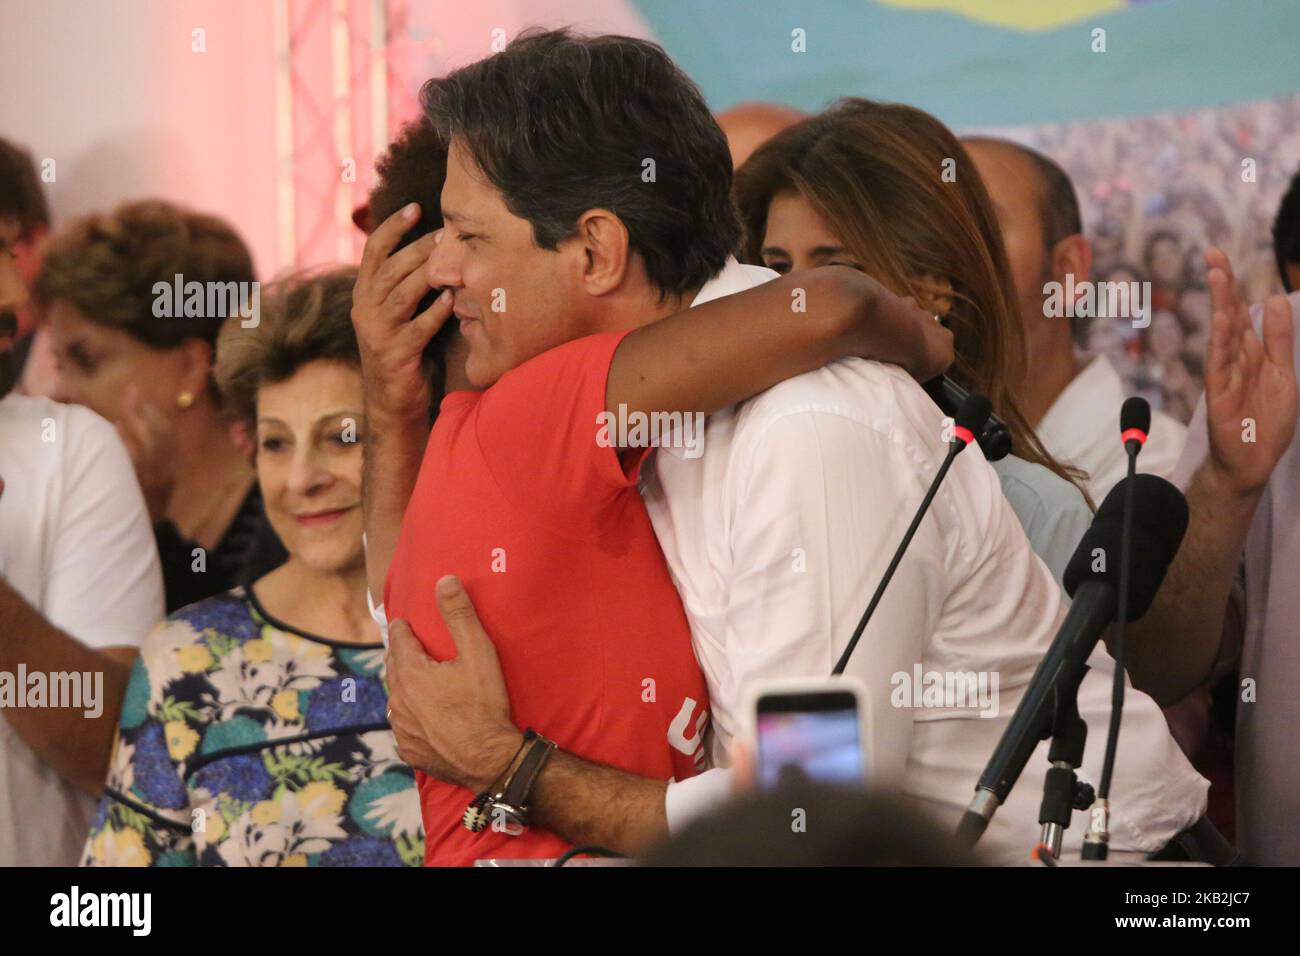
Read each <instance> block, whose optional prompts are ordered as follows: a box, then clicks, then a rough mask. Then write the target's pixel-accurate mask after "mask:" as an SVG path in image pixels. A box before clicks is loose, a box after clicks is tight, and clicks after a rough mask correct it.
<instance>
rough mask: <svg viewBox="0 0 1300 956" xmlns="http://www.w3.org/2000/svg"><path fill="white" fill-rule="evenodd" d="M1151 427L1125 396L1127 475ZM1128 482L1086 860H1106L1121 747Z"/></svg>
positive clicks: (1141, 405)
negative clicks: (1110, 678) (1105, 717)
mask: <svg viewBox="0 0 1300 956" xmlns="http://www.w3.org/2000/svg"><path fill="white" fill-rule="evenodd" d="M1150 430H1151V406H1150V405H1149V404H1148V403H1147V400H1146V399H1145V398H1138V397H1137V396H1133V397H1132V398H1128V399H1125V401H1124V404H1123V406H1122V407H1121V408H1120V410H1119V434H1120V441H1122V442H1123V443H1124V451H1125V453H1126V454H1127V456H1128V477H1129V478H1130V479H1132V478H1133V477H1134V476H1135V475H1136V474H1137V456H1138V452H1140V451H1141V450H1142V446H1143V445H1145V444H1146V441H1147V433H1148V432H1149V431H1150ZM1135 484H1136V482H1133V481H1129V482H1127V487H1126V488H1125V492H1124V512H1123V523H1122V526H1121V537H1120V553H1119V562H1120V564H1119V593H1118V595H1117V598H1116V601H1117V606H1116V621H1115V630H1114V631H1113V632H1112V641H1111V649H1112V651H1113V656H1114V658H1115V679H1114V683H1113V684H1112V685H1111V693H1110V723H1109V726H1108V727H1107V730H1106V752H1105V757H1104V759H1103V761H1102V765H1101V782H1100V784H1099V785H1098V787H1097V794H1096V800H1095V801H1094V803H1093V805H1092V812H1091V814H1090V815H1089V819H1090V822H1089V826H1088V832H1087V833H1086V834H1084V838H1083V859H1085V860H1104V859H1106V856H1107V853H1108V848H1109V844H1110V781H1111V776H1112V775H1113V773H1114V771H1115V754H1116V752H1117V751H1118V748H1119V727H1120V719H1121V717H1122V715H1123V713H1124V624H1125V622H1126V620H1127V611H1128V577H1129V570H1130V568H1131V567H1132V560H1133V555H1132V537H1131V534H1132V527H1133V488H1134V486H1135Z"/></svg>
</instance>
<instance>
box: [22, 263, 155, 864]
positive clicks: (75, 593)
mask: <svg viewBox="0 0 1300 956" xmlns="http://www.w3.org/2000/svg"><path fill="white" fill-rule="evenodd" d="M12 268H13V266H12V261H11V257H10V256H9V255H8V253H7V250H3V249H0V312H3V311H4V307H5V305H6V300H5V295H7V292H8V290H10V289H12V288H13V286H12V278H13V277H12V275H11V274H10V272H9V270H11V269H12ZM11 336H12V329H10V330H9V331H8V332H6V331H5V330H3V329H0V365H3V364H4V363H5V362H6V361H7V360H8V359H9V357H10V356H9V349H10V347H11V345H12V338H11ZM0 378H6V379H8V381H7V385H9V386H11V385H12V384H13V383H12V376H11V375H9V376H6V375H5V374H3V373H0ZM162 616H163V592H162V573H161V571H160V569H159V566H158V555H157V550H156V548H155V546H154V540H153V533H152V530H151V528H150V526H149V519H148V515H147V513H146V511H145V505H144V498H143V496H142V494H141V492H140V488H139V486H138V485H137V483H136V479H135V472H134V470H133V469H132V467H131V462H130V459H129V458H128V456H127V453H126V449H125V448H124V447H123V446H122V443H121V441H120V440H119V439H118V437H117V434H116V432H114V430H113V427H112V426H111V425H109V424H108V423H107V422H105V421H104V420H103V419H101V418H99V417H98V416H96V415H95V414H94V413H93V412H90V411H88V410H86V409H84V408H79V407H76V406H68V405H59V404H57V403H55V402H52V401H50V400H49V399H46V398H31V397H28V396H24V395H17V394H9V395H4V392H3V390H0V711H2V712H3V716H2V717H0V866H72V865H75V864H76V862H77V857H78V854H79V852H80V850H81V847H82V844H83V843H84V841H85V838H86V831H87V828H88V826H89V822H90V816H91V813H92V812H93V810H94V802H93V800H92V799H91V797H92V795H94V794H96V793H98V792H99V790H100V789H101V788H102V787H103V782H104V777H105V775H106V772H107V767H108V757H109V752H110V750H111V748H112V743H113V735H114V732H115V730H116V727H117V717H118V714H119V712H120V710H121V704H122V699H123V696H124V694H125V692H126V684H127V678H128V676H129V673H130V667H131V662H132V661H133V660H134V658H135V655H136V646H137V645H138V644H139V643H140V641H141V639H142V638H143V637H144V635H145V634H146V633H147V632H148V630H149V629H150V628H151V627H153V626H154V625H155V624H156V623H158V621H159V620H161V619H162Z"/></svg>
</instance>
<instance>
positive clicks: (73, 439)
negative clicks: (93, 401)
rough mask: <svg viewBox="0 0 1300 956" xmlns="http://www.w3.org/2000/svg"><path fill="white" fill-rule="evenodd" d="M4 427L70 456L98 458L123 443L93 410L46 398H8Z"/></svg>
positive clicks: (0, 408)
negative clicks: (25, 433)
mask: <svg viewBox="0 0 1300 956" xmlns="http://www.w3.org/2000/svg"><path fill="white" fill-rule="evenodd" d="M0 426H3V428H4V429H5V430H6V431H9V432H12V431H14V430H16V429H22V430H24V431H25V432H27V433H29V434H30V435H34V436H36V440H37V441H42V442H44V443H46V444H50V445H55V446H56V447H60V448H63V449H66V450H67V452H68V453H70V454H82V455H87V456H95V455H98V454H99V453H100V452H101V451H102V450H103V449H104V448H106V447H107V448H113V447H116V446H118V445H120V442H121V440H120V439H119V438H118V436H117V429H116V428H114V427H113V426H112V425H111V424H110V423H109V422H108V421H106V420H105V419H103V418H101V417H100V416H99V415H97V414H96V413H95V412H92V411H91V410H90V409H89V408H86V407H85V406H83V405H69V404H66V403H64V402H56V401H55V400H54V399H52V398H47V397H45V396H43V395H19V394H16V393H14V394H10V395H6V396H5V398H4V400H3V401H0Z"/></svg>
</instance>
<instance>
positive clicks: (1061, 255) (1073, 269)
mask: <svg viewBox="0 0 1300 956" xmlns="http://www.w3.org/2000/svg"><path fill="white" fill-rule="evenodd" d="M1051 266H1052V278H1053V279H1055V280H1056V281H1057V282H1060V283H1061V286H1062V288H1065V277H1066V276H1067V275H1072V276H1074V288H1075V290H1076V294H1075V301H1078V298H1079V296H1082V295H1083V289H1084V287H1083V284H1084V283H1085V282H1087V281H1088V279H1089V277H1090V276H1091V275H1092V243H1090V242H1089V241H1088V240H1087V239H1085V238H1084V237H1083V236H1081V235H1079V234H1078V233H1075V234H1074V235H1073V236H1066V237H1065V238H1064V239H1062V240H1061V241H1060V242H1058V243H1057V244H1056V245H1055V246H1054V247H1053V248H1052V262H1051Z"/></svg>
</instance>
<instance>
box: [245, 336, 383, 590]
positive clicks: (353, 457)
mask: <svg viewBox="0 0 1300 956" xmlns="http://www.w3.org/2000/svg"><path fill="white" fill-rule="evenodd" d="M361 409H362V393H361V372H360V371H359V370H358V369H356V368H353V367H352V366H351V365H348V364H347V363H345V362H336V361H332V360H325V359H320V360H316V361H313V362H308V363H307V364H305V365H303V366H301V367H299V368H298V370H297V371H295V372H294V373H293V375H292V376H290V377H289V378H287V379H285V380H284V381H282V382H272V383H268V384H265V385H263V386H262V387H261V388H259V389H258V392H257V480H258V484H259V485H260V486H261V489H262V497H263V499H264V501H265V505H266V515H267V518H268V519H269V520H270V522H271V527H272V528H274V529H275V533H276V534H277V535H279V537H280V540H281V541H282V542H283V543H284V547H285V550H287V551H288V552H289V554H290V556H291V560H296V561H299V562H301V563H302V564H304V565H306V566H307V567H308V568H310V569H311V570H313V571H316V572H319V573H324V574H343V573H347V572H351V571H357V570H362V571H364V569H365V553H364V552H363V550H362V546H361V531H362V524H361V457H362V452H361V449H362V444H363V441H364V437H365V436H364V428H365V418H364V416H363V415H362V411H361Z"/></svg>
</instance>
